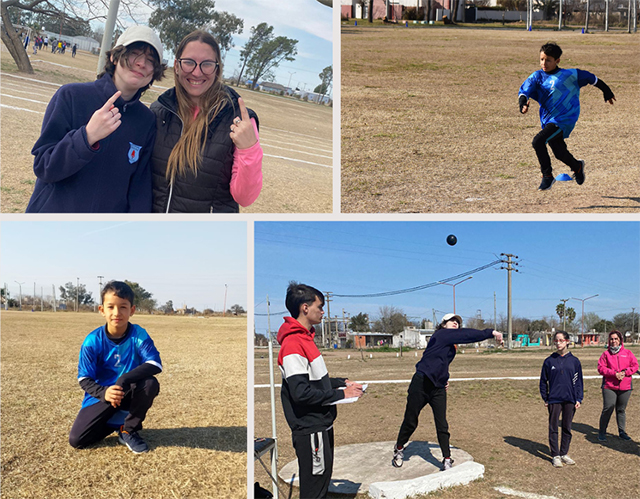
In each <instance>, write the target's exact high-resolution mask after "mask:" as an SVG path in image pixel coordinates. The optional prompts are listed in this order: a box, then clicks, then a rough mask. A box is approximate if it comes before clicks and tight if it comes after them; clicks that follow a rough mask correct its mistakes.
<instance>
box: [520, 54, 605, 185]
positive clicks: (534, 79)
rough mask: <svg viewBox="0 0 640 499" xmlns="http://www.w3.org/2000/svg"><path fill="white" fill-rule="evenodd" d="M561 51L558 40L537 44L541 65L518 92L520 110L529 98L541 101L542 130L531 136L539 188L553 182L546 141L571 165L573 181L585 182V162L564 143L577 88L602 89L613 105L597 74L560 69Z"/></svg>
mask: <svg viewBox="0 0 640 499" xmlns="http://www.w3.org/2000/svg"><path fill="white" fill-rule="evenodd" d="M561 55H562V49H561V48H560V47H559V46H558V45H557V44H555V43H552V42H550V43H546V44H544V45H543V46H542V47H541V48H540V67H541V68H542V69H539V70H538V71H536V72H535V73H532V74H531V75H530V76H529V77H528V78H527V79H526V80H525V82H524V83H523V84H522V85H521V86H520V92H519V96H518V102H519V105H520V112H521V113H522V114H525V113H526V112H527V111H528V110H529V99H534V100H536V101H538V103H539V104H540V123H541V124H542V131H541V132H540V133H538V135H536V136H535V137H534V139H533V143H532V145H533V149H534V150H535V152H536V155H537V156H538V161H539V162H540V169H541V170H542V182H541V183H540V187H538V190H540V191H546V190H548V189H551V186H552V185H553V184H554V183H555V178H554V176H553V169H552V167H551V158H550V157H549V152H548V151H547V144H549V146H550V147H551V150H552V151H553V154H554V155H555V157H556V158H557V159H559V160H560V161H562V162H563V163H564V164H566V165H567V166H569V168H571V171H572V172H573V178H574V179H575V181H576V183H577V184H578V185H582V184H583V183H584V179H585V174H584V166H585V162H584V160H581V159H575V158H574V157H573V155H572V154H571V153H570V152H569V150H568V149H567V144H566V143H565V139H568V138H569V134H570V133H571V131H572V130H573V128H574V126H575V124H576V122H577V121H578V117H579V116H580V88H582V87H584V86H585V85H595V86H596V87H598V88H599V89H600V90H602V93H603V94H604V100H605V102H608V103H609V104H611V105H613V102H614V101H615V100H616V98H615V97H614V95H613V92H612V91H611V89H610V88H609V87H608V86H607V84H606V83H605V82H604V81H602V80H600V79H598V77H597V76H596V75H594V74H592V73H589V72H588V71H583V70H581V69H561V68H560V67H559V66H558V64H559V63H560V56H561Z"/></svg>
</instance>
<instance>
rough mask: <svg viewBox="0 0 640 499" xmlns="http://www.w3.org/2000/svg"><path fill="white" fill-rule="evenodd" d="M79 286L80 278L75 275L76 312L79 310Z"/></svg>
mask: <svg viewBox="0 0 640 499" xmlns="http://www.w3.org/2000/svg"><path fill="white" fill-rule="evenodd" d="M79 288H80V278H79V277H76V312H77V311H78V310H80V303H79V302H78V293H79Z"/></svg>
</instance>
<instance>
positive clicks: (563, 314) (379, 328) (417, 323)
mask: <svg viewBox="0 0 640 499" xmlns="http://www.w3.org/2000/svg"><path fill="white" fill-rule="evenodd" d="M440 315H442V314H440ZM556 315H557V317H556V316H553V315H550V316H548V317H543V318H542V319H534V320H532V319H528V318H526V317H518V316H514V317H512V328H513V334H527V335H529V336H530V337H531V339H534V336H536V335H537V334H538V333H541V332H545V331H547V332H548V331H551V328H555V329H556V330H558V329H562V328H563V319H564V325H565V327H566V330H567V331H568V332H571V333H577V332H580V327H581V321H580V320H579V321H575V319H576V311H575V310H574V309H573V308H572V307H566V311H565V304H564V303H560V304H559V305H558V306H557V307H556ZM634 316H635V320H634ZM436 320H440V316H437V318H436ZM496 322H497V324H496V325H495V327H496V329H497V330H498V331H506V330H507V317H506V316H505V315H503V314H501V315H499V316H498V317H497V318H496ZM639 322H640V314H638V313H637V312H627V313H620V314H617V315H615V316H614V317H613V319H611V320H609V319H605V318H602V317H600V316H599V315H598V314H596V313H593V312H587V313H585V314H584V328H585V332H587V331H590V330H595V331H596V332H598V333H608V332H609V331H612V330H613V329H617V330H619V331H621V332H627V331H629V332H633V331H635V332H637V331H638V327H639ZM428 323H431V325H432V326H433V319H410V318H409V317H407V315H406V314H405V313H404V311H403V310H402V309H400V308H398V307H392V306H386V305H385V306H382V307H380V308H379V310H378V315H377V318H376V319H375V320H373V321H371V320H370V319H369V316H368V315H367V314H365V313H362V312H361V313H358V314H356V315H353V316H352V317H351V318H350V320H349V329H351V330H352V331H354V332H377V333H387V334H396V333H401V332H402V331H403V330H404V328H405V326H413V327H416V328H422V329H426V328H427V324H428ZM435 325H437V324H435ZM464 327H469V328H474V329H486V328H493V327H494V324H493V320H489V319H483V318H482V317H481V316H480V315H479V314H478V315H476V316H475V317H471V318H468V319H466V320H465V322H464Z"/></svg>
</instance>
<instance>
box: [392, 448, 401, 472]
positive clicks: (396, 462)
mask: <svg viewBox="0 0 640 499" xmlns="http://www.w3.org/2000/svg"><path fill="white" fill-rule="evenodd" d="M403 449H404V447H403ZM403 459H404V452H402V449H398V447H396V446H395V445H394V446H393V459H392V460H391V464H392V465H393V466H394V467H395V468H400V467H401V466H402V460H403Z"/></svg>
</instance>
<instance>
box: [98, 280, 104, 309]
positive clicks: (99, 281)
mask: <svg viewBox="0 0 640 499" xmlns="http://www.w3.org/2000/svg"><path fill="white" fill-rule="evenodd" d="M102 279H104V276H103V275H99V276H98V283H99V285H100V289H99V290H98V296H99V297H100V305H102Z"/></svg>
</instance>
